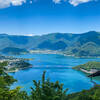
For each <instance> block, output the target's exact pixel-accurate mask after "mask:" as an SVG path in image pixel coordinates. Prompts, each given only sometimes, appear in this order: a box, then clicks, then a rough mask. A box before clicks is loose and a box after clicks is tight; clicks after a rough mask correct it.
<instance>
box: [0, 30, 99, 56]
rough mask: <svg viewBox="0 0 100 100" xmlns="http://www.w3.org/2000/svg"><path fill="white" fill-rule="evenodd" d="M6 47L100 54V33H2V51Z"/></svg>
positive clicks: (0, 35)
mask: <svg viewBox="0 0 100 100" xmlns="http://www.w3.org/2000/svg"><path fill="white" fill-rule="evenodd" d="M6 48H20V49H27V50H34V49H39V50H60V51H62V52H64V53H65V54H68V55H75V56H100V33H99V32H96V31H90V32H86V33H83V34H69V33H65V34H63V33H51V34H47V35H42V36H18V35H7V34H0V51H1V52H3V51H4V50H5V49H6ZM13 50H14V49H13Z"/></svg>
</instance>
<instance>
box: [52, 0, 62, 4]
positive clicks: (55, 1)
mask: <svg viewBox="0 0 100 100" xmlns="http://www.w3.org/2000/svg"><path fill="white" fill-rule="evenodd" d="M53 2H54V3H55V4H59V3H60V2H61V0H53Z"/></svg>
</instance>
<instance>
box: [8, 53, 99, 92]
mask: <svg viewBox="0 0 100 100" xmlns="http://www.w3.org/2000/svg"><path fill="white" fill-rule="evenodd" d="M17 57H19V58H34V60H32V61H29V62H30V63H31V64H32V65H33V67H32V68H29V69H25V70H20V71H18V72H16V73H9V74H10V75H12V76H13V77H14V78H15V79H17V80H18V82H16V83H14V84H13V86H12V87H11V88H15V87H16V86H22V89H23V90H26V91H27V92H28V93H29V91H30V87H31V86H33V82H32V80H40V79H41V75H42V73H43V71H46V72H47V73H46V77H49V78H50V79H51V81H52V82H55V81H57V80H59V81H60V83H63V84H64V88H68V89H69V91H68V93H72V92H78V91H81V90H83V89H90V88H91V87H92V86H93V84H92V83H91V81H90V79H89V78H88V77H87V76H86V74H84V73H83V72H80V71H76V70H73V69H71V68H72V67H74V66H76V65H80V64H84V63H86V62H88V61H100V58H96V59H85V58H84V59H83V58H73V57H65V56H62V55H54V54H27V55H20V56H17ZM94 81H96V82H97V83H98V84H100V81H99V80H94Z"/></svg>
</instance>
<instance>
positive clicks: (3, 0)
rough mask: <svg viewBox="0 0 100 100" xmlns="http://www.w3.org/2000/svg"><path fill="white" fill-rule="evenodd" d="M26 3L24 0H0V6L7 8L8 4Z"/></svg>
mask: <svg viewBox="0 0 100 100" xmlns="http://www.w3.org/2000/svg"><path fill="white" fill-rule="evenodd" d="M23 3H26V0H0V8H7V7H9V6H10V5H12V6H19V5H22V4H23Z"/></svg>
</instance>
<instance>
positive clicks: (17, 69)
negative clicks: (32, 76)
mask: <svg viewBox="0 0 100 100" xmlns="http://www.w3.org/2000/svg"><path fill="white" fill-rule="evenodd" d="M28 68H32V65H31V66H29V67H24V68H16V69H15V70H11V71H6V72H7V73H15V72H18V71H19V70H24V69H28Z"/></svg>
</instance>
